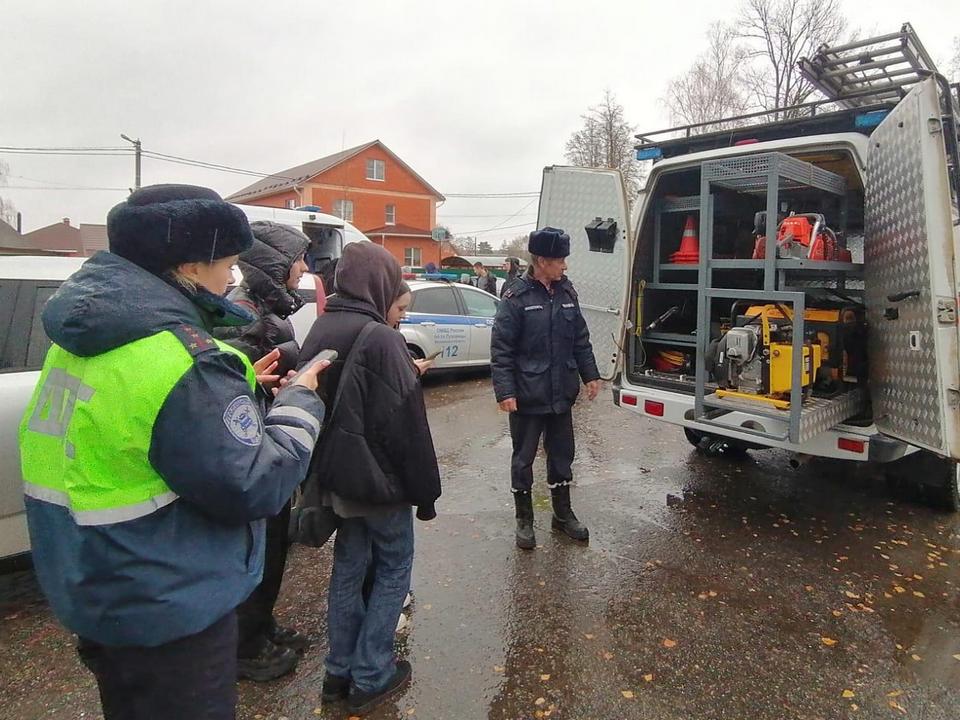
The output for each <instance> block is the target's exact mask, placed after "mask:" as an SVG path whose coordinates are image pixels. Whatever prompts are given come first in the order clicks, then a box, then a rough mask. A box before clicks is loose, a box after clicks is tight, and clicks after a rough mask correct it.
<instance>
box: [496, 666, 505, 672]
mask: <svg viewBox="0 0 960 720" xmlns="http://www.w3.org/2000/svg"><path fill="white" fill-rule="evenodd" d="M505 669H506V668H504V667H503V666H502V665H494V666H493V671H494V672H495V673H502V672H503V671H504V670H505Z"/></svg>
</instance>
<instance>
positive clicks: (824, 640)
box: [820, 637, 837, 647]
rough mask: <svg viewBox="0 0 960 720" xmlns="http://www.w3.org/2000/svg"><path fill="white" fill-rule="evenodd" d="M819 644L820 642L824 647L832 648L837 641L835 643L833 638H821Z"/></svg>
mask: <svg viewBox="0 0 960 720" xmlns="http://www.w3.org/2000/svg"><path fill="white" fill-rule="evenodd" d="M820 642H822V643H823V644H824V645H826V646H827V647H833V646H834V645H836V644H837V641H836V640H834V639H833V638H828V637H822V638H820Z"/></svg>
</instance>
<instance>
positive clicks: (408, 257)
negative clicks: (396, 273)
mask: <svg viewBox="0 0 960 720" xmlns="http://www.w3.org/2000/svg"><path fill="white" fill-rule="evenodd" d="M403 264H404V265H407V266H409V267H420V248H418V247H412V248H410V247H409V248H404V249H403Z"/></svg>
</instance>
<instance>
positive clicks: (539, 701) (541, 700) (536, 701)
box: [533, 697, 547, 705]
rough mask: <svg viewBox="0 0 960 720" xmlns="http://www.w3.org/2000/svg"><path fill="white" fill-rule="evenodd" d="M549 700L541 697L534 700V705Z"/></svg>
mask: <svg viewBox="0 0 960 720" xmlns="http://www.w3.org/2000/svg"><path fill="white" fill-rule="evenodd" d="M546 701H547V699H546V698H542V697H539V698H537V699H536V700H534V701H533V704H534V705H543V704H544V703H545V702H546Z"/></svg>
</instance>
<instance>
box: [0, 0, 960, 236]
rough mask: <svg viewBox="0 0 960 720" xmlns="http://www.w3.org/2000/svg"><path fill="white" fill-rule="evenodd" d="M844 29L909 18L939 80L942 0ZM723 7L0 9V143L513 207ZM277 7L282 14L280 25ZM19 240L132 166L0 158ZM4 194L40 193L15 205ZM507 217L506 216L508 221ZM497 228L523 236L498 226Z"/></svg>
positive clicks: (451, 215) (223, 188) (489, 2)
mask: <svg viewBox="0 0 960 720" xmlns="http://www.w3.org/2000/svg"><path fill="white" fill-rule="evenodd" d="M844 6H845V9H846V12H847V15H848V17H849V18H850V20H851V22H852V23H853V24H854V25H856V26H859V27H861V28H863V29H864V30H865V31H867V33H870V32H871V31H877V32H891V31H895V30H897V29H899V27H900V25H901V23H903V22H904V21H910V22H912V23H913V25H914V27H915V28H916V30H917V32H918V34H919V36H920V38H921V40H922V41H923V43H924V44H925V46H926V47H927V49H928V50H929V52H930V53H931V54H932V55H933V56H934V58H935V59H937V60H938V61H940V62H942V63H944V64H946V62H947V61H948V59H949V58H950V56H951V53H952V38H953V36H954V35H956V34H960V3H958V2H957V0H923V2H914V3H904V2H902V1H900V2H893V1H891V0H844ZM737 7H738V2H737V1H736V0H685V1H684V2H682V3H677V2H649V0H634V1H632V2H593V3H591V2H584V0H576V1H567V0H563V1H557V0H554V1H552V2H529V1H527V2H520V1H518V0H513V1H508V0H486V1H485V2H480V3H477V2H471V3H466V2H459V1H457V0H445V1H442V2H426V1H424V0H403V1H400V2H398V1H397V0H388V1H380V0H377V1H371V0H352V1H351V2H341V1H339V0H335V1H321V0H314V1H313V2H296V1H294V0H288V1H287V2H284V3H277V4H276V5H273V4H270V3H263V2H248V1H247V0H230V1H229V2H219V1H217V2H213V1H209V0H203V1H198V0H186V1H183V0H163V1H162V2H160V1H157V0H140V2H137V3H131V2H129V1H128V0H124V1H123V2H119V1H118V2H103V1H101V0H88V1H86V2H82V3H65V2H53V1H51V0H35V1H34V2H29V3H28V2H25V1H17V0H0V17H2V18H3V29H2V31H0V32H2V35H0V68H3V70H2V72H0V107H2V111H0V145H3V146H18V147H20V146H31V147H32V146H41V147H65V146H70V147H73V146H97V147H100V146H120V145H123V144H124V142H123V141H122V140H120V137H119V135H120V133H126V134H127V135H129V136H131V137H134V138H136V137H140V138H141V139H142V140H143V144H144V148H148V149H151V150H154V151H157V152H162V153H168V154H172V155H179V156H184V157H188V158H196V159H200V160H204V161H208V162H214V163H218V164H224V165H231V166H237V167H241V168H248V169H252V170H257V171H263V172H278V171H280V170H283V169H285V168H288V167H290V166H293V165H297V164H299V163H302V162H306V161H309V160H312V159H315V158H317V157H321V156H323V155H327V154H330V153H333V152H336V151H338V150H340V149H342V148H345V147H351V146H353V145H358V144H361V143H364V142H366V141H368V140H372V139H374V138H379V139H380V140H382V141H383V142H384V143H386V144H387V145H388V146H389V147H390V148H391V149H392V150H393V151H394V152H396V153H397V154H398V155H399V156H400V157H402V158H403V159H404V160H405V161H406V162H408V163H409V164H410V165H411V166H412V167H413V168H414V169H415V170H417V172H419V173H420V174H421V175H422V176H423V177H424V178H426V179H427V180H428V181H429V182H430V183H431V184H432V185H433V186H434V187H436V188H437V189H438V190H440V191H441V192H443V193H508V192H530V191H537V190H539V188H540V174H541V170H542V168H543V166H545V165H550V164H554V163H562V162H563V148H564V143H565V141H566V139H567V138H568V137H569V135H570V134H571V133H572V132H574V131H575V130H576V129H577V128H578V126H579V125H580V115H581V114H582V113H583V112H584V111H585V110H586V109H587V108H588V107H589V106H590V105H593V104H595V103H597V102H598V101H599V100H600V98H601V96H602V94H603V91H604V88H610V89H611V90H612V91H613V92H614V93H615V94H616V96H617V98H618V100H619V101H620V102H621V104H622V105H623V106H624V108H625V110H626V116H627V119H628V120H629V122H631V123H633V124H634V125H636V126H637V128H638V129H639V130H653V129H658V128H660V127H663V126H665V125H668V124H669V123H668V118H667V115H666V112H665V110H664V108H663V105H662V102H661V100H660V98H661V97H662V96H663V94H664V90H665V87H666V84H667V82H668V81H669V79H670V78H671V77H672V76H675V75H677V74H679V73H682V72H683V70H684V69H685V68H686V67H687V66H688V65H689V63H690V61H691V60H692V59H693V57H694V56H695V55H696V54H697V53H698V51H699V48H700V47H701V46H702V44H703V37H704V32H705V30H706V28H707V26H708V25H709V23H710V22H712V21H714V20H718V19H729V18H731V17H733V16H735V13H736V8H737ZM281 8H282V10H281ZM0 160H2V161H4V162H6V163H7V165H8V166H9V175H10V177H9V178H8V180H7V183H8V185H9V187H7V188H0V193H2V194H3V196H4V197H6V198H8V199H10V200H12V201H13V203H14V204H15V205H16V207H17V209H19V210H20V211H21V212H22V213H23V224H24V231H28V230H32V229H35V228H37V227H42V226H44V225H48V224H50V223H52V222H56V221H58V220H60V219H61V218H62V217H69V218H70V219H71V220H72V221H73V224H74V225H77V224H79V223H80V222H103V221H104V217H105V215H106V212H107V210H109V208H110V207H111V206H112V205H114V204H115V203H117V202H119V201H120V200H122V199H123V197H124V196H125V194H126V192H125V191H122V190H59V189H52V188H59V187H63V186H80V185H82V186H89V187H96V188H102V187H105V188H126V187H130V186H131V185H132V184H133V158H132V156H131V157H89V158H76V157H66V156H50V157H38V156H25V155H12V154H0ZM158 182H190V183H197V184H203V185H208V186H210V187H213V188H214V189H216V190H218V191H219V192H221V193H222V194H224V195H226V194H229V193H231V192H233V191H235V190H237V189H239V188H241V187H243V186H245V185H247V184H249V183H250V182H252V179H250V178H246V177H242V176H239V175H233V174H229V173H224V172H212V171H207V170H201V169H197V168H192V167H185V166H181V165H174V164H168V163H164V162H160V161H157V160H152V159H145V160H144V166H143V183H144V184H151V183H158ZM20 186H30V187H34V188H35V187H40V186H42V187H45V188H47V189H44V190H37V189H21V188H20ZM536 210H537V204H536V201H535V199H531V198H521V199H510V200H488V199H476V200H468V199H450V200H448V201H447V202H446V203H445V204H444V205H443V206H442V207H441V208H440V209H439V211H438V217H439V221H440V222H441V223H444V224H447V225H448V226H449V227H451V228H452V229H453V230H454V232H455V233H456V234H465V233H469V232H471V231H478V230H488V229H490V228H494V227H496V226H500V227H502V228H504V229H500V230H495V231H493V232H487V233H485V234H483V235H481V237H482V238H483V239H487V240H490V241H492V242H493V244H494V246H497V245H498V244H499V242H500V241H501V240H502V239H505V238H510V237H513V236H515V235H516V234H519V233H523V232H526V231H528V230H529V229H530V228H531V227H532V225H533V223H534V221H535V220H536ZM511 216H513V217H511ZM515 225H524V227H517V228H514V227H513V226H515Z"/></svg>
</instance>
